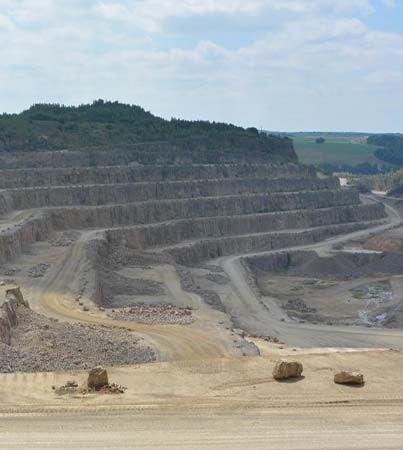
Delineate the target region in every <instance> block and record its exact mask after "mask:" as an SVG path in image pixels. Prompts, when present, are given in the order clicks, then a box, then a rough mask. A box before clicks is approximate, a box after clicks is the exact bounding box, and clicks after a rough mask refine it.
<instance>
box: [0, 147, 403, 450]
mask: <svg viewBox="0 0 403 450" xmlns="http://www.w3.org/2000/svg"><path fill="white" fill-rule="evenodd" d="M94 154H95V156H94ZM91 155H92V156H91V157H89V153H88V152H84V151H82V152H80V151H79V150H76V151H74V152H73V151H60V152H58V151H53V152H39V153H37V155H31V154H30V155H28V156H27V157H25V158H21V155H20V153H12V152H10V153H7V154H4V153H3V154H2V155H1V170H0V214H1V216H0V396H1V399H2V405H1V407H0V411H1V412H2V413H3V414H5V417H8V416H7V415H9V414H13V413H14V412H16V413H19V412H24V411H25V412H26V413H27V414H29V415H32V414H36V413H38V414H45V415H46V414H49V412H51V411H58V414H67V415H69V418H66V419H65V420H66V424H67V425H66V426H67V427H70V426H74V427H76V426H77V425H73V423H75V422H74V420H75V419H71V417H74V416H70V414H79V416H78V417H81V418H82V419H83V420H81V421H80V425H79V427H81V428H82V429H83V430H86V427H87V426H89V424H88V423H87V422H86V418H87V417H88V414H96V415H95V416H94V417H93V420H94V421H95V423H96V424H95V426H96V427H97V429H99V430H100V429H102V428H103V427H104V426H105V424H104V422H103V418H102V415H100V416H98V414H99V413H100V411H108V414H109V416H108V417H109V419H108V420H109V421H110V422H111V423H115V421H120V419H119V417H120V416H119V414H124V418H123V419H122V422H120V425H122V423H127V424H129V423H130V424H131V425H130V426H132V423H133V421H132V419H133V417H135V422H136V423H137V422H138V421H139V422H138V423H142V421H143V420H147V419H146V417H148V415H150V414H153V413H152V411H153V410H156V411H159V414H162V413H163V414H169V417H171V419H172V421H173V422H172V423H173V424H174V425H173V426H174V429H175V430H176V431H175V432H182V433H184V436H188V435H187V434H186V433H190V434H189V436H188V438H189V439H192V438H191V436H193V434H192V433H194V432H195V428H194V427H195V426H196V422H197V420H198V419H197V417H199V415H200V414H201V415H202V416H203V417H206V416H205V414H213V415H216V414H220V415H222V417H228V416H227V415H228V414H229V413H230V411H233V409H234V408H235V409H236V410H237V411H238V412H239V414H240V415H239V417H238V419H239V420H241V418H242V417H243V418H242V423H243V424H245V422H244V420H245V416H244V415H243V414H244V413H243V412H244V411H245V408H247V409H248V411H253V413H251V414H252V415H251V416H250V418H249V419H246V420H247V422H246V423H248V427H250V429H253V427H254V425H253V424H252V423H249V422H248V421H249V420H250V419H251V418H252V417H255V416H254V414H255V413H256V411H259V410H264V411H266V413H267V411H269V410H270V411H272V412H271V413H270V414H272V413H273V414H274V415H273V416H271V419H272V420H274V416H275V415H276V414H277V412H275V411H279V409H278V408H280V409H283V410H287V411H288V409H287V408H289V406H287V405H288V403H287V402H286V400H285V399H288V398H292V404H293V406H292V408H291V410H292V411H293V414H295V415H296V416H298V417H299V419H298V420H302V417H303V416H304V414H306V413H307V411H311V408H314V405H320V406H315V408H316V407H318V408H324V409H320V411H321V412H320V414H325V415H326V414H329V415H330V416H332V417H333V416H334V415H335V414H336V415H337V414H342V412H341V406H340V409H339V406H337V405H342V404H344V403H343V402H348V403H349V404H351V405H353V406H354V408H356V409H357V410H359V411H363V409H362V408H363V405H367V402H372V403H371V405H373V406H371V407H369V408H368V407H367V406H366V407H365V408H366V409H365V411H366V412H365V418H366V420H368V421H370V422H371V421H374V420H375V415H376V412H378V413H379V410H380V408H381V409H382V408H387V407H388V405H394V408H395V410H394V411H395V413H396V417H395V416H394V417H395V419H393V420H396V421H399V420H400V419H399V418H400V409H399V408H400V407H401V402H402V398H403V391H402V389H401V387H400V386H401V383H400V384H399V387H397V388H395V389H394V390H393V392H392V391H391V390H390V389H389V387H390V386H392V385H395V386H396V382H397V378H396V377H397V376H398V375H397V374H398V373H399V367H401V364H402V356H401V348H402V343H403V340H402V339H403V331H402V326H403V302H402V295H401V292H402V288H403V278H402V276H403V264H402V263H403V253H402V251H401V249H402V248H403V228H402V227H401V216H400V214H401V207H400V205H399V201H398V200H396V201H393V202H392V201H385V200H380V199H378V198H376V197H374V196H373V195H368V194H366V195H361V194H359V193H358V192H357V191H356V190H354V189H350V188H342V187H341V186H340V184H339V181H338V179H337V178H336V177H333V176H329V175H323V174H321V173H318V172H317V171H316V170H315V169H314V168H313V167H311V166H304V165H301V164H299V163H298V161H297V160H296V158H294V157H292V156H290V155H288V156H286V157H283V158H281V157H279V156H275V155H274V156H273V155H270V154H267V153H266V154H265V153H259V152H256V153H254V154H253V157H252V156H251V155H249V154H248V156H247V157H245V156H244V154H242V153H230V152H223V153H219V152H218V153H217V152H216V154H215V155H212V154H209V153H206V154H203V155H200V153H195V152H188V153H186V152H184V151H181V150H178V149H176V148H173V149H171V150H170V151H169V152H167V150H166V149H165V148H164V149H163V150H161V149H158V148H157V149H153V151H147V152H142V151H141V150H136V151H132V152H127V151H125V152H122V154H119V151H116V152H115V153H114V154H113V156H111V154H110V153H106V152H102V151H99V152H96V153H91ZM279 358H282V359H284V358H285V359H287V358H297V359H298V361H299V362H298V365H299V366H300V367H301V369H300V371H299V372H298V373H299V376H298V377H297V380H296V381H294V382H293V383H291V384H287V382H286V381H285V382H279V383H278V384H276V385H274V384H273V379H272V377H271V375H270V373H271V370H272V368H273V367H275V363H276V361H277V360H278V359H279ZM302 363H303V366H304V372H303V375H302V376H301V370H302ZM296 364H297V363H296ZM99 365H102V366H104V367H108V373H109V374H111V376H112V378H113V380H114V381H116V383H118V384H116V385H115V384H112V385H111V388H110V389H111V392H115V391H116V392H119V397H118V398H117V397H113V398H114V399H113V400H111V399H110V396H111V394H108V393H105V392H106V391H105V392H104V393H103V394H99V393H95V392H90V391H88V390H86V389H82V388H78V387H77V386H81V385H83V384H80V383H84V384H85V379H86V377H87V374H88V372H87V371H88V370H89V369H91V368H93V367H95V366H99ZM299 366H298V367H299ZM276 367H277V366H276ZM347 369H351V370H358V369H360V370H363V371H364V372H365V380H366V381H365V383H364V382H363V381H362V380H363V377H362V375H361V373H360V372H351V373H353V375H354V374H355V373H358V375H357V377H361V378H358V379H359V380H361V381H360V385H361V386H360V389H359V391H356V394H355V393H354V392H352V391H351V390H348V389H349V388H348V387H344V386H341V385H336V384H335V383H333V381H329V380H332V379H333V375H334V373H335V371H336V370H339V371H341V372H340V373H341V374H342V375H343V374H345V373H346V372H345V370H347ZM349 373H350V372H347V375H348V374H349ZM343 376H344V375H343ZM351 376H352V375H351ZM122 386H123V387H122ZM301 386H302V387H301ZM337 386H338V387H337ZM126 388H127V389H126ZM301 389H302V390H301ZM108 392H109V391H108ZM60 393H62V394H60ZM168 399H169V400H168ZM382 399H387V400H382ZM284 402H286V403H287V405H286V403H284ZM268 405H269V410H268V409H267V408H268ZM324 405H327V406H324ZM330 405H331V406H330ZM129 411H131V412H130V414H134V416H130V420H129V419H128V417H129V416H128V415H127V414H129ZM178 411H181V413H180V414H178ZM266 413H265V414H266ZM114 414H117V416H114ZM144 414H146V415H145V416H144ZM193 414H196V416H194V419H193V418H192V417H193V416H192V415H193ZM185 416H187V418H185ZM330 416H329V417H330ZM49 417H50V416H49ZM388 417H389V416H388ZM71 420H73V422H71ZM126 420H129V422H125V421H126ZM193 420H194V422H193ZM203 420H204V419H203ZM223 420H227V419H223ZM236 420H237V419H234V420H233V421H232V422H231V423H232V424H233V423H234V421H235V422H236ZM340 420H341V419H340ZM342 422H343V421H342ZM4 423H6V422H4ZM185 423H186V425H183V424H185ZM256 423H257V422H256ZM272 423H274V424H275V423H276V422H275V421H274V422H272ZM338 423H339V422H338ZM340 423H341V422H340ZM343 424H344V425H343V426H345V427H346V426H347V424H346V423H344V422H343ZM13 426H14V425H13ZM114 426H117V425H116V424H115V425H114ZM128 426H129V425H128ZM243 426H244V425H241V423H239V424H238V427H239V430H240V432H241V433H243V432H242V429H243V428H242V427H243ZM245 426H246V425H245ZM273 426H275V427H277V426H281V425H280V424H278V425H273ZM164 427H165V425H164V426H163V427H162V429H164ZM183 427H185V428H186V432H185V431H184V428H183ZM213 428H214V427H213ZM213 428H212V425H211V424H210V429H211V430H212V429H213ZM345 429H346V428H342V430H344V431H345ZM180 430H182V431H180ZM191 430H193V431H191ZM296 430H297V429H296ZM165 431H166V432H167V430H165ZM344 431H340V433H341V434H340V435H338V437H339V438H341V437H340V436H341V435H344ZM260 432H261V431H259V430H256V429H254V433H257V434H256V435H259V433H260ZM295 432H297V431H295ZM212 433H216V434H217V436H218V435H220V433H221V432H220V431H219V430H218V429H217V430H215V431H212ZM168 434H169V433H168ZM138 435H141V430H139V429H138V430H136V436H138ZM108 436H109V435H108ZM111 436H112V435H111ZM360 436H361V437H362V439H363V440H362V442H364V444H363V445H366V444H365V443H367V444H368V442H369V441H368V440H365V439H364V437H363V436H364V435H360ZM144 439H146V438H145V437H144ZM161 439H162V436H161ZM49 442H50V443H51V442H52V438H51V437H49ZM186 442H190V441H186ZM217 442H218V441H217ZM223 442H224V441H223ZM225 442H227V441H225ZM276 442H277V443H278V445H280V442H283V441H282V438H281V439H280V438H279V440H277V441H276ZM262 443H263V441H259V442H258V441H256V445H255V447H254V448H256V449H257V448H267V447H265V446H264V444H262ZM76 444H77V443H76ZM260 444H262V446H260ZM9 445H10V447H9V448H13V447H11V442H9ZM50 445H51V444H50ZM77 445H78V444H77ZM110 445H112V444H110ZM189 445H190V444H189ZM223 445H224V447H220V446H217V447H215V448H228V447H225V445H226V444H223ZM187 448H190V447H187ZM194 448H202V447H197V446H196V447H194ZM203 448H204V447H203ZM234 448H241V447H236V446H234ZM298 448H300V447H298ZM301 448H302V447H301ZM304 448H305V447H304ZM315 448H316V447H315ZM318 448H319V447H318ZM320 448H322V447H320ZM362 448H370V447H362ZM396 448H397V447H396Z"/></svg>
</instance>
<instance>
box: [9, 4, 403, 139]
mask: <svg viewBox="0 0 403 450" xmlns="http://www.w3.org/2000/svg"><path fill="white" fill-rule="evenodd" d="M0 52H1V57H0V111H7V112H18V111H21V110H23V109H25V108H27V107H29V105H30V104H32V103H35V102H58V103H66V104H79V103H83V102H90V101H92V100H93V99H95V98H105V99H110V100H120V101H124V102H127V103H135V104H140V105H142V106H143V107H145V108H146V109H148V110H151V111H152V112H154V113H155V114H158V115H161V116H163V117H166V118H170V117H181V118H190V119H199V118H201V119H209V120H218V121H226V122H233V123H236V124H240V125H244V126H256V127H259V128H265V129H270V130H334V131H336V130H340V131H350V130H351V131H388V132H392V131H399V132H403V120H402V119H403V0H133V1H130V0H0Z"/></svg>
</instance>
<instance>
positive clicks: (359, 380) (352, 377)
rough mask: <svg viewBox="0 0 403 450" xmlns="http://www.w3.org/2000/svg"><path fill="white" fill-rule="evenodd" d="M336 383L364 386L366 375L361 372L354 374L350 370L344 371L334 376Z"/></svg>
mask: <svg viewBox="0 0 403 450" xmlns="http://www.w3.org/2000/svg"><path fill="white" fill-rule="evenodd" d="M334 382H335V383H337V384H355V385H363V384H364V383H365V381H364V375H363V374H362V373H361V372H352V371H348V370H343V371H341V372H338V373H336V375H335V376H334Z"/></svg>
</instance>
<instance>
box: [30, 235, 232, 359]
mask: <svg viewBox="0 0 403 450" xmlns="http://www.w3.org/2000/svg"><path fill="white" fill-rule="evenodd" d="M98 233H99V232H98V231H90V232H85V233H83V234H82V236H81V238H80V240H79V241H77V242H76V243H74V244H73V245H71V246H70V247H69V249H68V251H67V252H66V254H65V255H64V257H63V258H62V259H61V261H59V263H58V264H57V265H56V267H55V268H53V270H52V272H51V274H50V276H49V277H46V278H44V279H43V282H42V284H40V285H39V287H38V286H35V287H34V288H32V287H30V286H29V284H27V285H26V286H24V285H22V289H23V291H24V293H25V295H26V298H29V300H30V303H31V306H32V308H33V309H34V310H36V311H37V312H40V313H42V314H44V315H46V316H48V317H53V318H57V319H60V320H66V321H70V322H83V323H91V324H96V325H103V326H106V327H115V328H122V329H127V330H131V331H134V332H136V333H137V334H139V335H140V336H142V337H144V338H145V339H146V340H147V341H148V342H149V343H150V345H151V346H152V347H153V350H154V351H155V353H156V355H157V360H159V361H174V360H191V359H200V358H218V357H224V356H229V354H230V352H229V347H230V342H231V339H230V336H229V333H227V334H228V336H226V334H225V333H223V332H221V331H220V330H218V329H216V328H213V327H212V325H210V326H209V324H208V323H207V324H204V325H206V327H205V329H204V327H203V329H202V330H201V329H199V324H197V323H196V324H194V325H192V326H186V327H185V326H180V325H146V324H137V323H132V322H128V321H123V320H122V321H120V320H115V319H112V318H109V317H108V316H107V315H106V314H103V313H102V312H100V311H96V312H95V313H89V312H84V311H83V310H82V309H79V308H78V307H77V303H75V302H74V298H73V297H74V296H73V294H72V293H73V292H77V291H78V289H79V286H78V282H79V274H80V273H83V272H85V271H86V270H88V266H89V262H88V259H87V255H86V244H87V243H88V241H89V240H90V239H94V238H95V237H96V235H97V234H98ZM28 282H29V280H28ZM166 282H167V283H171V284H174V285H175V292H176V293H177V295H179V294H181V295H185V296H187V295H190V296H195V295H194V294H190V293H186V292H183V291H182V289H181V288H180V282H179V280H178V278H177V274H176V272H175V273H174V274H173V273H172V271H170V272H169V273H167V276H166ZM195 297H197V296H195ZM195 301H196V300H195ZM227 347H228V348H227Z"/></svg>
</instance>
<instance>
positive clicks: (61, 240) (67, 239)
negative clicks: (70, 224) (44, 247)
mask: <svg viewBox="0 0 403 450" xmlns="http://www.w3.org/2000/svg"><path fill="white" fill-rule="evenodd" d="M79 238H80V233H79V232H77V231H66V232H65V233H63V234H62V235H61V236H60V237H58V238H56V239H51V240H50V241H49V244H50V245H51V246H52V247H69V246H70V245H71V244H73V243H74V242H76V241H77V240H78V239H79Z"/></svg>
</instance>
